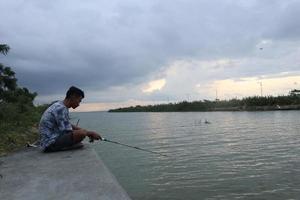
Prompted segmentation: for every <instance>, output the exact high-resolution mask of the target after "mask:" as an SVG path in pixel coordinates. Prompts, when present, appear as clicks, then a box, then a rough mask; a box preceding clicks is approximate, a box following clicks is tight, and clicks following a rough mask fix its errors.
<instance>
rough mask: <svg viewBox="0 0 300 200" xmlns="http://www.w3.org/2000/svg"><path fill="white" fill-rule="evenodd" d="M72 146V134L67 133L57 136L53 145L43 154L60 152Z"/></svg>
mask: <svg viewBox="0 0 300 200" xmlns="http://www.w3.org/2000/svg"><path fill="white" fill-rule="evenodd" d="M73 145H74V142H73V133H72V132H69V133H65V134H63V135H60V136H58V138H56V140H55V142H54V143H52V144H50V145H49V146H48V147H46V148H45V150H44V152H54V151H61V150H64V149H65V148H68V147H71V146H73Z"/></svg>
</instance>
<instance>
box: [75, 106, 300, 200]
mask: <svg viewBox="0 0 300 200" xmlns="http://www.w3.org/2000/svg"><path fill="white" fill-rule="evenodd" d="M71 118H72V121H73V122H75V123H76V121H77V119H78V118H79V119H80V126H82V127H84V128H87V129H92V130H95V131H98V132H100V133H101V135H102V136H103V137H105V138H107V139H111V140H115V141H118V142H122V143H126V144H129V145H133V146H138V147H142V148H146V149H149V150H152V151H156V152H160V153H163V154H166V155H168V157H164V156H160V155H157V154H151V153H147V152H143V151H139V150H136V149H130V148H127V147H123V146H118V145H115V144H111V143H107V142H96V143H94V144H93V146H94V148H95V149H96V151H97V152H98V153H99V155H100V157H101V158H102V160H103V161H104V162H105V164H106V165H107V166H108V168H109V169H110V170H111V172H112V173H113V174H114V175H115V176H116V178H117V179H118V181H119V182H120V184H121V185H122V186H123V188H124V189H125V190H126V191H127V192H128V194H129V196H130V197H131V198H132V199H133V200H140V199H141V200H148V199H149V200H150V199H151V200H159V199H172V200H177V199H187V200H193V199H197V200H199V199H272V200H276V199H280V200H281V199H300V111H267V112H183V113H180V112H178V113H107V112H91V113H71ZM205 120H207V121H209V122H210V123H204V121H205ZM99 173H101V172H99Z"/></svg>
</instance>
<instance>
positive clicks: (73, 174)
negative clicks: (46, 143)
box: [0, 144, 130, 200]
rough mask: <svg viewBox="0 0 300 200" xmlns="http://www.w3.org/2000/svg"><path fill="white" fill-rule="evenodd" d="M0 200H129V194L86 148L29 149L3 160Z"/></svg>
mask: <svg viewBox="0 0 300 200" xmlns="http://www.w3.org/2000/svg"><path fill="white" fill-rule="evenodd" d="M0 199H6V200H18V199H20V200H21V199H22V200H40V199H44V200H50V199H62V200H67V199H68V200H69V199H73V200H82V199H101V200H114V199H115V200H117V199H118V200H119V199H124V200H130V197H129V196H128V194H127V193H126V191H125V190H124V189H123V188H122V187H121V186H120V184H119V183H118V182H117V180H116V179H115V177H114V176H113V175H112V174H111V172H110V171H109V170H108V168H107V167H106V166H105V165H104V163H103V162H102V160H101V159H100V157H98V155H97V154H96V152H95V151H94V150H93V148H92V145H90V144H86V145H85V147H84V148H83V149H79V150H73V151H64V152H56V153H48V154H46V153H42V152H40V151H39V150H38V149H37V148H27V149H24V150H22V151H19V152H17V153H13V154H9V155H7V156H2V157H0Z"/></svg>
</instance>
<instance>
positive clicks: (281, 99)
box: [109, 89, 300, 112]
mask: <svg viewBox="0 0 300 200" xmlns="http://www.w3.org/2000/svg"><path fill="white" fill-rule="evenodd" d="M291 109H300V90H296V89H295V90H292V91H291V92H290V93H289V95H283V96H276V97H274V96H262V97H261V96H253V97H246V98H243V99H231V100H215V101H210V100H200V101H193V102H187V101H183V102H179V103H169V104H159V105H147V106H140V105H138V106H131V107H126V108H118V109H112V110H109V112H193V111H255V110H291Z"/></svg>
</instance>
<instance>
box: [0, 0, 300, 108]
mask: <svg viewBox="0 0 300 200" xmlns="http://www.w3.org/2000/svg"><path fill="white" fill-rule="evenodd" d="M0 7H1V8H2V9H1V12H0V43H2V44H8V45H9V46H10V48H11V50H10V52H9V54H8V55H6V56H3V55H1V56H0V62H1V63H3V64H5V65H7V66H11V67H12V69H13V70H14V71H15V72H16V77H17V79H18V85H20V86H22V87H27V88H28V89H30V91H33V92H37V93H38V96H37V98H36V99H35V102H36V104H43V103H50V102H52V101H54V100H59V99H63V98H64V97H65V93H66V91H67V89H68V88H69V87H70V86H72V85H74V86H77V87H79V88H81V89H82V90H84V92H85V96H86V97H85V98H84V100H83V103H82V105H81V106H80V107H79V108H77V109H76V110H77V111H96V110H107V109H110V108H118V107H124V106H131V105H138V104H139V105H147V104H157V103H173V102H180V101H184V100H188V101H196V100H203V99H209V100H214V99H216V98H218V99H231V98H243V97H245V96H253V95H261V94H262V95H285V94H288V92H289V91H290V90H291V89H294V88H298V89H299V88H300V20H299V19H300V1H299V0H285V1H282V0H151V1H146V0H110V1H103V0H86V1H78V0H52V1H45V0H14V1H11V0H0Z"/></svg>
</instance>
